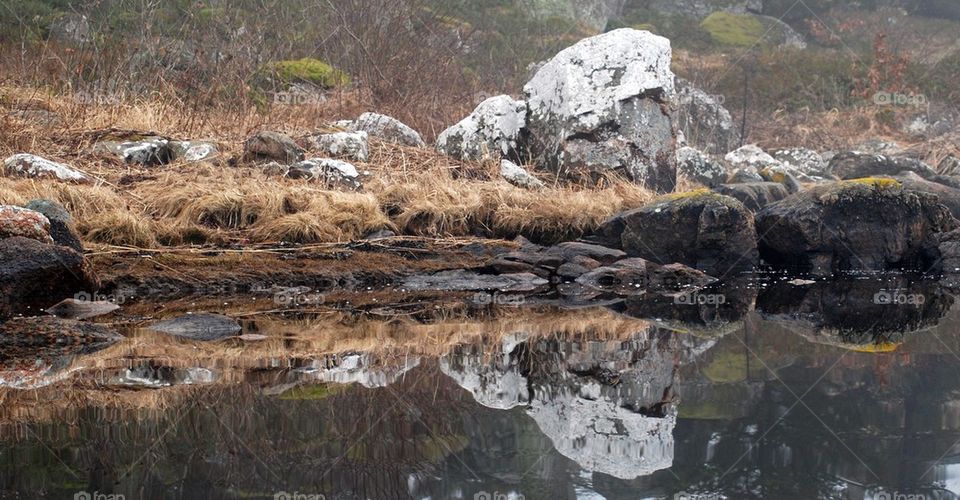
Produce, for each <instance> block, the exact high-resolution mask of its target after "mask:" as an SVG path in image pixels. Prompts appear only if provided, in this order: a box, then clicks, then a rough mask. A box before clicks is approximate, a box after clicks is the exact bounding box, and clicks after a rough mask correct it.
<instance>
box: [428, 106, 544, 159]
mask: <svg viewBox="0 0 960 500" xmlns="http://www.w3.org/2000/svg"><path fill="white" fill-rule="evenodd" d="M526 116H527V104H526V103H525V102H524V101H516V100H514V99H513V98H511V97H510V96H506V95H501V96H496V97H491V98H489V99H487V100H485V101H483V102H482V103H480V105H479V106H477V109H475V110H474V111H473V113H471V114H470V116H468V117H466V118H464V119H463V120H461V121H460V122H459V123H457V124H456V125H454V126H452V127H450V128H448V129H446V130H444V131H443V132H442V133H441V134H440V136H439V137H438V138H437V151H439V152H441V153H443V154H445V155H448V156H452V157H454V158H457V159H460V160H469V161H480V160H484V159H500V158H503V157H516V156H518V155H517V150H518V149H519V147H520V140H521V134H522V131H523V129H524V127H525V126H526Z"/></svg>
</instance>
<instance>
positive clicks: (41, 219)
mask: <svg viewBox="0 0 960 500" xmlns="http://www.w3.org/2000/svg"><path fill="white" fill-rule="evenodd" d="M15 236H22V237H24V238H30V239H33V240H37V241H40V242H43V243H53V238H52V237H51V236H50V220H49V219H47V218H46V217H45V216H44V215H43V214H41V213H40V212H36V211H33V210H29V209H26V208H21V207H15V206H13V205H0V240H2V239H4V238H12V237H15Z"/></svg>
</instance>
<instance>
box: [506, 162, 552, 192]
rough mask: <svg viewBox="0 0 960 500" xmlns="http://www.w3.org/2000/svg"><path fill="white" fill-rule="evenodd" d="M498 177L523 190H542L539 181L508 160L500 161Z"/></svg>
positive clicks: (541, 183)
mask: <svg viewBox="0 0 960 500" xmlns="http://www.w3.org/2000/svg"><path fill="white" fill-rule="evenodd" d="M500 177H503V178H504V180H506V181H507V182H509V183H510V184H513V185H514V186H517V187H522V188H524V189H534V190H536V189H543V187H544V185H543V182H541V181H540V179H537V178H536V177H534V176H532V175H530V173H529V172H527V171H526V170H524V169H523V167H521V166H520V165H517V164H516V163H513V162H512V161H510V160H500Z"/></svg>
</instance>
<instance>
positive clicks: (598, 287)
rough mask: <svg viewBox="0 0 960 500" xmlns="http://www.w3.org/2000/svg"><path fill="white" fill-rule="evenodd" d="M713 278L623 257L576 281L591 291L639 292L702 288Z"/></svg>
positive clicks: (618, 293)
mask: <svg viewBox="0 0 960 500" xmlns="http://www.w3.org/2000/svg"><path fill="white" fill-rule="evenodd" d="M713 281H715V279H714V278H711V277H710V276H707V275H706V274H704V273H702V272H700V271H697V270H695V269H690V268H689V267H687V266H684V265H682V264H667V265H665V266H661V265H659V264H654V263H652V262H649V261H646V260H644V259H624V260H621V261H619V262H616V263H614V264H611V265H609V266H604V267H600V268H597V269H594V270H593V271H590V272H588V273H586V274H584V275H582V276H580V277H579V278H577V283H579V284H580V285H583V286H584V287H586V288H588V289H590V290H595V291H598V292H604V293H614V294H616V295H638V294H642V293H645V292H646V291H647V290H650V289H655V290H681V289H683V288H687V287H702V286H706V285H708V284H709V283H711V282H713Z"/></svg>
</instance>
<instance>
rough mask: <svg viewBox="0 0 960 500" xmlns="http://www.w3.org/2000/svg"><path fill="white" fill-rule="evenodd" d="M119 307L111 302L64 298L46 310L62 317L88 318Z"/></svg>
mask: <svg viewBox="0 0 960 500" xmlns="http://www.w3.org/2000/svg"><path fill="white" fill-rule="evenodd" d="M117 309H120V306H118V305H116V304H114V303H113V302H107V301H99V300H97V301H93V300H77V299H64V300H62V301H60V302H58V303H57V304H55V305H53V306H51V307H50V308H49V309H47V310H46V312H47V314H49V315H51V316H56V317H58V318H62V319H76V320H81V319H90V318H96V317H97V316H103V315H106V314H110V313H112V312H113V311H116V310H117Z"/></svg>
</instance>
